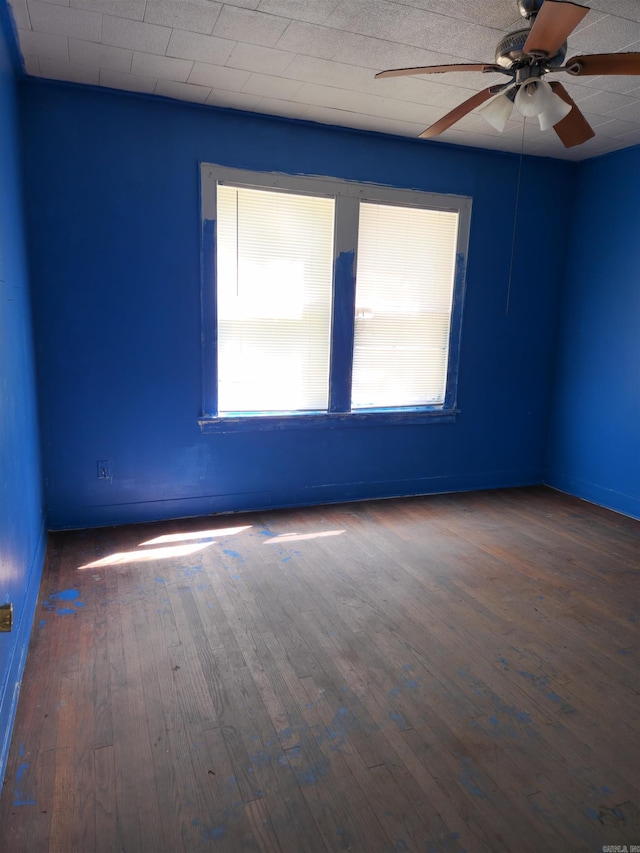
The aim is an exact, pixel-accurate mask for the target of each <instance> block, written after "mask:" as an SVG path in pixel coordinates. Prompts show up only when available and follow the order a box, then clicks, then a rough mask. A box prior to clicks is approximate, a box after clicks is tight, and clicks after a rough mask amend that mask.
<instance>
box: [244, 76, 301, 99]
mask: <svg viewBox="0 0 640 853" xmlns="http://www.w3.org/2000/svg"><path fill="white" fill-rule="evenodd" d="M301 86H302V83H301V82H300V81H299V80H285V79H284V78H283V77H274V76H273V75H270V74H252V75H251V76H250V77H249V79H248V80H247V82H246V83H245V85H244V87H243V90H242V91H243V92H248V93H249V94H250V95H260V96H261V97H267V98H278V99H282V100H285V101H291V100H294V99H295V96H296V93H297V92H298V91H299V90H300V87H301Z"/></svg>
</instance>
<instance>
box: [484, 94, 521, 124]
mask: <svg viewBox="0 0 640 853" xmlns="http://www.w3.org/2000/svg"><path fill="white" fill-rule="evenodd" d="M512 110H513V101H512V100H511V98H509V97H508V96H507V95H504V94H503V95H498V96H497V97H496V98H492V99H491V100H490V101H489V103H488V104H487V105H486V106H484V107H483V108H482V109H481V110H480V115H481V116H482V118H484V119H485V120H486V121H488V122H489V124H490V125H491V126H492V127H495V129H496V130H497V131H498V133H502V131H503V130H504V129H505V127H506V126H507V121H508V120H509V116H510V115H511V112H512Z"/></svg>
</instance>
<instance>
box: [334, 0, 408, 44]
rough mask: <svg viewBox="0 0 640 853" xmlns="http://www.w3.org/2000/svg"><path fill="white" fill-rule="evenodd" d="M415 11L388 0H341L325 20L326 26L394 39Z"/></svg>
mask: <svg viewBox="0 0 640 853" xmlns="http://www.w3.org/2000/svg"><path fill="white" fill-rule="evenodd" d="M411 11H413V10H412V9H411V8H410V7H408V6H401V5H398V4H397V3H389V2H387V0H341V3H340V4H339V5H338V6H337V8H336V9H335V11H334V12H332V13H331V15H329V17H328V18H327V20H326V21H325V24H326V26H328V27H333V28H334V29H337V30H346V31H347V32H351V33H358V34H359V35H363V36H376V37H378V36H382V37H383V38H389V39H393V33H394V31H395V30H396V29H397V28H398V26H399V25H400V24H401V23H402V21H403V20H404V19H405V18H406V17H407V15H408V14H409V13H410V12H411Z"/></svg>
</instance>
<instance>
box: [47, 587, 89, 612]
mask: <svg viewBox="0 0 640 853" xmlns="http://www.w3.org/2000/svg"><path fill="white" fill-rule="evenodd" d="M61 602H62V603H64V604H67V605H70V604H73V605H74V606H75V607H84V601H80V592H79V591H78V590H77V589H63V590H60V592H53V593H51V595H50V596H49V597H48V598H45V600H44V601H43V602H42V606H43V607H44V609H45V610H49V611H52V610H55V612H56V613H57V614H58V615H59V616H68V615H70V614H73V613H75V612H76V611H75V610H74V609H73V607H64V606H63V607H58V605H59V604H60V603H61Z"/></svg>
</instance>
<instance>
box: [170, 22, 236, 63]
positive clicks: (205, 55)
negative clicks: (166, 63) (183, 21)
mask: <svg viewBox="0 0 640 853" xmlns="http://www.w3.org/2000/svg"><path fill="white" fill-rule="evenodd" d="M233 48H234V42H232V41H229V40H228V39H221V38H217V37H216V36H205V35H202V34H201V33H189V32H186V30H174V31H173V33H172V35H171V39H170V41H169V46H168V47H167V56H177V57H180V58H181V59H195V60H196V61H198V62H210V63H211V64H212V65H224V64H225V62H226V61H227V59H228V57H229V55H230V54H231V51H232V50H233Z"/></svg>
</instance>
